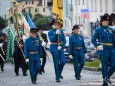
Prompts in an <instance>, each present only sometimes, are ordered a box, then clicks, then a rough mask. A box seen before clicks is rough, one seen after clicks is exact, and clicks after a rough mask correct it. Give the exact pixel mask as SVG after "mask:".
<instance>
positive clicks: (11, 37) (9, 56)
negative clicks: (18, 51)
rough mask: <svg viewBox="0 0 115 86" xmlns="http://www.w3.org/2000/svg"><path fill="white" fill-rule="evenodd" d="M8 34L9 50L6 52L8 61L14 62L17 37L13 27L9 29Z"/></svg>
mask: <svg viewBox="0 0 115 86" xmlns="http://www.w3.org/2000/svg"><path fill="white" fill-rule="evenodd" d="M7 34H8V42H7V50H6V59H7V60H12V61H13V53H14V39H15V35H14V32H13V30H12V29H11V27H8V32H7Z"/></svg>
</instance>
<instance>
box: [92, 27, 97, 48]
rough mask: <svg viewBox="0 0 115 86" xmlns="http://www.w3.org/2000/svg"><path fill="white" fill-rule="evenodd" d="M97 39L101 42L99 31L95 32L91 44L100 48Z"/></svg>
mask: <svg viewBox="0 0 115 86" xmlns="http://www.w3.org/2000/svg"><path fill="white" fill-rule="evenodd" d="M97 39H98V40H99V29H96V30H95V33H94V35H93V37H92V39H91V42H92V44H93V45H94V46H95V47H97V46H99V44H98V43H97V41H96V40H97Z"/></svg>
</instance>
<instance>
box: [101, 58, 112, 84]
mask: <svg viewBox="0 0 115 86" xmlns="http://www.w3.org/2000/svg"><path fill="white" fill-rule="evenodd" d="M109 60H110V56H101V64H102V77H103V80H104V83H107V80H108V62H109Z"/></svg>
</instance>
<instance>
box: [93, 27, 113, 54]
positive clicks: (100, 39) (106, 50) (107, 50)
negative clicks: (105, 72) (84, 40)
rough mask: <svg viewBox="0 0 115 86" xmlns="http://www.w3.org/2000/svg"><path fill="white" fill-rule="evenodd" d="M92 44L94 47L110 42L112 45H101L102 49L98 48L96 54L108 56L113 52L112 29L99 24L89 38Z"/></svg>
mask: <svg viewBox="0 0 115 86" xmlns="http://www.w3.org/2000/svg"><path fill="white" fill-rule="evenodd" d="M91 41H92V43H93V45H94V46H95V47H97V46H99V45H102V44H101V43H110V44H113V46H111V47H108V46H105V45H103V50H98V51H97V54H98V55H104V56H110V55H111V53H112V52H113V47H114V43H115V42H114V33H113V30H112V29H111V28H109V27H104V26H100V27H99V28H97V29H96V30H95V33H94V35H93V37H92V39H91Z"/></svg>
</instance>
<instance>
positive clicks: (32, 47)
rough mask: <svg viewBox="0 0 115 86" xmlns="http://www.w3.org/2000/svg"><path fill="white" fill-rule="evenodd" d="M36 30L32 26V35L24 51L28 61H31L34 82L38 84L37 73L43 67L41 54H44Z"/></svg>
mask: <svg viewBox="0 0 115 86" xmlns="http://www.w3.org/2000/svg"><path fill="white" fill-rule="evenodd" d="M36 32H37V30H36V29H35V28H31V30H30V37H29V38H28V39H26V40H25V43H24V53H25V56H26V61H27V62H29V70H30V76H31V80H32V84H36V80H37V75H38V73H39V71H40V68H41V65H40V56H42V47H41V42H40V40H39V38H37V35H36Z"/></svg>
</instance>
